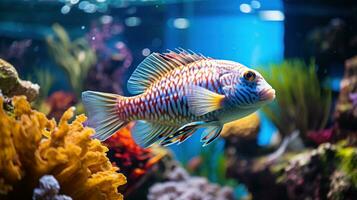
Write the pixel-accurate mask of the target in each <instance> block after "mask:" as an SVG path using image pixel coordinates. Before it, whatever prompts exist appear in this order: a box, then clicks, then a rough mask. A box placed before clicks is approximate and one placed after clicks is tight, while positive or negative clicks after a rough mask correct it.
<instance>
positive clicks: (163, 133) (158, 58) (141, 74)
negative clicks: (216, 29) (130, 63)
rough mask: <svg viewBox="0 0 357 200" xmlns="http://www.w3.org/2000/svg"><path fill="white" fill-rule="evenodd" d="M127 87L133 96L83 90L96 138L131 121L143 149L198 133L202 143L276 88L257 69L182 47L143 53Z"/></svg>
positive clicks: (265, 99)
mask: <svg viewBox="0 0 357 200" xmlns="http://www.w3.org/2000/svg"><path fill="white" fill-rule="evenodd" d="M128 89H129V92H131V93H132V94H133V95H136V96H132V97H124V96H120V95H116V94H108V93H101V92H94V91H85V92H83V93H82V99H83V103H84V106H85V108H86V110H87V114H88V117H89V124H90V126H92V127H94V128H95V130H96V134H95V136H94V137H95V138H98V139H99V140H105V139H107V138H108V137H110V136H111V135H113V134H114V133H115V131H117V130H118V129H120V128H122V127H123V126H125V125H127V124H128V123H129V122H130V121H136V125H135V126H134V127H133V130H132V134H133V138H134V140H135V141H136V143H137V144H139V145H141V146H143V147H148V146H150V145H151V144H153V143H155V142H159V143H160V144H162V145H169V144H173V143H177V142H178V143H181V142H183V141H184V140H186V139H187V138H189V137H190V136H191V135H193V134H194V133H195V132H198V131H199V132H202V135H201V141H202V142H203V143H204V145H207V144H209V143H211V142H212V141H213V140H214V139H215V138H217V137H218V136H219V134H220V132H221V130H222V127H223V125H224V124H225V123H227V122H231V121H233V120H237V119H239V118H242V117H244V116H247V115H249V114H251V113H253V112H255V111H256V110H257V109H259V108H260V107H261V106H263V105H264V104H266V103H268V102H271V101H272V100H273V99H274V98H275V90H274V89H273V88H272V87H271V86H270V85H269V84H268V83H267V82H266V81H265V80H264V78H263V77H262V76H261V75H260V74H259V73H258V72H257V71H255V70H252V69H249V68H247V67H245V66H243V65H242V64H239V63H237V62H233V61H227V60H215V59H212V58H207V57H204V56H203V55H199V54H196V53H193V52H191V51H189V52H188V51H185V50H183V49H180V50H177V51H176V52H174V51H169V52H168V53H164V54H159V53H152V54H151V55H149V56H148V57H146V58H145V60H144V61H143V62H142V63H141V64H140V65H139V66H138V67H137V68H136V70H135V71H134V73H133V74H132V76H131V77H130V79H129V81H128Z"/></svg>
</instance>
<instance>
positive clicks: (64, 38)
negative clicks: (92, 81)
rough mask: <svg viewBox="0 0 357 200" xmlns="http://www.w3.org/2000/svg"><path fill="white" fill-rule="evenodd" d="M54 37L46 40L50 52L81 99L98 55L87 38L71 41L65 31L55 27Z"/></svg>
mask: <svg viewBox="0 0 357 200" xmlns="http://www.w3.org/2000/svg"><path fill="white" fill-rule="evenodd" d="M53 31H54V33H55V35H54V36H48V37H47V38H46V41H47V46H48V51H49V53H50V55H51V56H52V57H53V59H54V61H55V62H56V63H57V65H58V66H60V67H61V68H63V69H64V70H65V72H66V73H67V75H68V78H69V81H70V83H71V86H72V88H73V91H74V92H75V93H76V95H77V96H78V97H79V96H80V93H81V92H82V91H83V85H84V83H83V81H84V80H85V78H86V76H87V74H88V71H89V69H90V67H92V66H93V65H94V63H96V55H95V53H94V51H93V50H92V49H91V48H90V45H89V44H88V42H87V40H86V39H85V38H83V37H82V38H78V39H76V40H74V41H71V40H70V38H69V36H68V34H67V32H66V31H65V29H64V28H63V27H62V26H60V25H59V24H54V25H53Z"/></svg>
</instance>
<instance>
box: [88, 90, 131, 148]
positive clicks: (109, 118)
mask: <svg viewBox="0 0 357 200" xmlns="http://www.w3.org/2000/svg"><path fill="white" fill-rule="evenodd" d="M119 98H122V97H121V96H119V95H116V94H109V93H103V92H94V91H85V92H82V101H83V105H84V108H85V110H86V114H87V116H88V125H89V126H90V127H92V128H94V129H95V132H96V133H95V134H94V136H93V137H94V138H96V139H99V140H101V141H104V140H106V139H107V138H109V137H110V136H112V135H113V134H114V133H115V132H116V131H118V130H119V129H120V128H122V127H124V126H125V125H127V124H128V122H127V121H123V120H120V119H119V117H118V113H117V104H118V99H119Z"/></svg>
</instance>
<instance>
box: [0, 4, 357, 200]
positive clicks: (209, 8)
mask: <svg viewBox="0 0 357 200" xmlns="http://www.w3.org/2000/svg"><path fill="white" fill-rule="evenodd" d="M179 47H181V48H184V49H190V50H192V51H194V52H197V53H202V54H203V55H205V56H209V57H212V58H216V59H227V60H233V61H237V62H240V63H242V64H244V65H246V66H248V67H251V68H254V69H257V70H258V71H260V72H261V73H262V74H263V75H264V77H265V78H266V79H267V81H268V82H269V83H271V85H272V86H273V88H275V89H276V91H277V99H276V101H275V102H274V103H273V104H271V105H269V106H266V107H265V108H263V109H261V110H260V111H259V112H257V113H255V114H253V115H251V116H248V117H247V118H245V119H243V120H240V121H237V122H234V123H232V124H230V125H229V126H226V127H225V128H224V130H223V133H222V137H220V138H219V139H218V140H217V141H215V142H214V143H213V144H211V145H209V146H208V147H204V148H203V147H201V144H200V143H199V139H200V136H199V135H195V136H193V137H192V138H191V139H190V140H188V141H186V142H185V143H183V144H181V145H174V146H170V147H169V148H168V149H166V148H165V149H163V148H162V147H157V148H155V149H149V150H144V149H140V148H139V147H132V146H130V145H129V146H127V145H128V144H127V143H125V144H121V142H122V141H123V139H122V137H124V138H126V137H130V127H128V128H127V129H126V130H124V131H122V132H125V131H127V132H128V133H129V134H128V135H126V134H127V133H126V132H125V133H118V135H117V136H116V137H114V139H111V140H110V141H107V142H106V145H107V146H108V147H109V149H110V151H109V158H110V160H111V161H112V162H113V163H116V165H117V166H119V167H120V171H121V172H122V173H123V174H124V175H125V176H127V178H128V184H127V185H126V186H124V187H123V188H121V189H120V191H122V193H123V194H124V196H125V198H127V199H136V200H139V199H162V200H164V199H179V198H181V199H210V198H212V199H354V198H356V196H357V193H356V190H357V171H356V170H357V157H356V155H357V153H356V144H357V137H356V134H357V132H356V130H357V120H356V119H357V108H356V106H357V57H356V56H357V2H356V1H354V0H310V1H299V0H225V1H220V0H166V1H165V0H0V58H1V59H3V60H5V61H7V62H8V63H10V64H11V65H13V66H14V67H15V69H16V71H17V73H18V76H19V77H20V78H21V79H24V80H29V81H31V82H33V83H36V84H38V85H39V86H40V88H39V89H37V91H34V92H31V91H30V92H29V93H30V94H28V93H23V92H21V91H20V92H15V89H12V90H9V91H7V89H8V86H5V85H6V84H3V85H2V87H0V88H1V90H2V92H3V94H4V95H5V96H8V97H11V96H14V95H18V94H25V95H26V96H27V99H28V100H29V101H32V106H33V108H35V109H37V110H39V111H41V112H43V113H45V114H46V115H47V116H48V117H49V118H55V119H56V120H57V121H58V120H59V119H60V117H61V116H62V114H63V113H64V111H65V110H67V109H68V108H69V107H71V106H76V107H77V110H76V112H77V113H78V114H80V113H84V109H83V106H82V104H81V99H80V94H81V92H82V91H83V90H88V89H90V90H96V91H102V92H111V93H117V94H122V95H129V93H128V91H127V88H126V83H127V80H128V79H129V77H130V75H131V73H132V72H133V70H134V69H135V68H136V66H137V65H138V64H139V63H140V62H141V61H142V60H143V59H144V58H145V57H146V56H148V55H150V53H152V52H165V51H167V50H168V49H170V50H174V49H175V48H179ZM0 83H1V82H0ZM15 93H16V94H15ZM120 134H124V136H120ZM129 139H130V138H129ZM133 145H134V144H133ZM130 148H134V149H135V150H132V151H131V150H130V152H129V153H128V151H129V150H128V149H130ZM158 149H159V150H158ZM157 152H160V153H157ZM162 152H165V153H162ZM158 155H159V156H158ZM168 163H169V164H168ZM173 163H174V164H173ZM172 165H173V166H176V167H175V170H174V169H171V168H172ZM177 166H179V167H177ZM181 167H182V168H181ZM139 169H140V170H141V171H140V170H139ZM138 170H139V171H138ZM180 170H181V171H180ZM164 171H169V172H170V173H171V172H172V173H171V176H170V175H169V177H166V175H163V174H166V173H163V172H164ZM177 171H178V172H177ZM170 173H169V174H170ZM175 173H178V174H179V175H175V178H172V177H173V176H174V175H172V174H175ZM180 173H181V174H180ZM158 174H160V175H158ZM163 176H165V177H163ZM176 176H177V177H181V176H184V177H186V178H185V179H184V180H185V181H186V182H189V181H188V179H189V178H188V176H192V177H193V176H199V177H204V178H205V179H204V180H206V181H208V182H204V183H202V184H203V185H204V184H206V185H208V184H211V183H212V184H217V185H215V186H214V187H213V186H212V187H211V186H210V187H209V186H205V187H207V188H209V189H207V191H208V192H207V196H209V194H210V195H211V196H209V198H208V197H207V196H206V197H197V195H196V196H194V195H193V197H191V196H192V194H190V195H191V196H189V195H188V194H181V193H182V191H181V190H182V189H181V190H180V189H179V188H176V189H172V188H171V189H170V187H173V186H168V185H164V184H165V182H163V181H171V182H175V181H176V182H180V181H181V182H180V183H182V182H185V181H182V180H181V179H180V178H177V177H176ZM170 177H171V178H170ZM186 179H187V180H186ZM200 180H201V179H200ZM186 182H185V184H186V185H185V184H183V183H182V184H183V185H181V187H184V188H190V187H192V190H194V187H195V186H192V185H190V184H191V183H186ZM193 182H194V181H193ZM155 184H161V185H155ZM155 186H156V188H153V187H155ZM202 187H203V186H202ZM218 187H228V189H227V188H221V189H217V188H218ZM172 190H175V192H176V193H175V195H176V196H175V195H173V194H172V193H173V192H170V191H172ZM176 190H177V191H181V193H180V192H177V191H176ZM226 190H227V191H226ZM137 191H140V192H137ZM198 191H200V190H199V189H198ZM210 191H220V192H217V194H218V193H222V196H220V197H218V196H216V197H215V196H214V195H212V194H211V193H212V192H210ZM192 193H194V191H192ZM203 193H204V192H203ZM168 194H170V195H171V196H170V195H168ZM180 195H181V196H180ZM184 195H187V196H184ZM0 197H1V196H0ZM353 197H354V198H353Z"/></svg>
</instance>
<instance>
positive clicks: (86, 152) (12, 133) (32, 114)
mask: <svg viewBox="0 0 357 200" xmlns="http://www.w3.org/2000/svg"><path fill="white" fill-rule="evenodd" d="M2 102H3V100H2V99H1V98H0V105H1V104H2ZM13 105H14V113H13V116H9V115H7V114H6V113H5V112H4V111H3V110H2V108H1V107H0V138H1V140H0V198H1V199H5V200H6V199H28V198H29V197H31V196H32V191H33V189H34V188H35V187H36V185H37V181H38V179H39V178H40V177H42V176H43V175H45V174H49V175H53V176H54V177H55V178H56V179H57V180H58V182H59V184H60V186H61V192H63V193H64V194H65V195H68V196H70V197H72V198H73V199H87V200H94V199H96V200H97V199H122V198H123V196H122V195H121V194H120V193H118V191H117V187H118V186H120V185H123V184H125V182H126V178H125V176H124V175H123V174H120V173H117V170H118V168H116V167H113V166H112V164H111V163H110V161H109V159H108V158H107V157H106V152H107V151H108V148H106V147H105V146H103V145H101V143H100V141H98V140H94V139H91V135H92V134H93V132H94V130H93V129H91V128H87V127H83V125H82V123H83V122H84V121H85V120H86V117H85V116H84V115H79V116H77V117H76V118H75V119H74V120H73V122H72V123H68V120H69V119H71V118H72V117H73V115H74V114H73V112H74V109H72V108H71V109H69V110H67V111H66V112H65V113H64V114H63V116H62V118H61V120H60V122H59V124H58V126H57V125H56V122H55V121H54V120H48V119H47V118H46V116H45V115H44V114H43V113H40V112H37V111H35V110H32V109H31V107H30V104H29V103H28V102H27V101H26V100H25V98H23V97H14V98H13ZM44 136H47V137H44Z"/></svg>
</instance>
